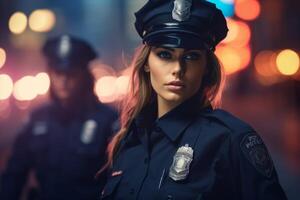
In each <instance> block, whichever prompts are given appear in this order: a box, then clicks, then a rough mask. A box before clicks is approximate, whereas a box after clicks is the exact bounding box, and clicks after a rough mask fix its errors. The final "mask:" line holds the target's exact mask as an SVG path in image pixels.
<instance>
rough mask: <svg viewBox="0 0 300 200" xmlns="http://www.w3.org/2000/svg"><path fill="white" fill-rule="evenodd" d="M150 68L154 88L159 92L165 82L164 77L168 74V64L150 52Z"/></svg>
mask: <svg viewBox="0 0 300 200" xmlns="http://www.w3.org/2000/svg"><path fill="white" fill-rule="evenodd" d="M148 65H149V69H150V72H148V73H150V81H151V85H152V87H153V89H154V90H155V91H156V92H158V91H157V90H159V88H160V87H161V86H162V85H163V84H164V78H165V77H166V75H167V66H166V65H167V64H166V63H165V62H162V61H160V60H159V59H157V58H156V57H155V56H154V55H152V54H150V55H149V59H148Z"/></svg>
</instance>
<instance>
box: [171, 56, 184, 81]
mask: <svg viewBox="0 0 300 200" xmlns="http://www.w3.org/2000/svg"><path fill="white" fill-rule="evenodd" d="M185 72H186V66H185V62H184V61H182V60H177V61H176V62H174V68H173V72H172V74H173V75H174V76H176V77H178V78H182V77H183V76H184V74H185Z"/></svg>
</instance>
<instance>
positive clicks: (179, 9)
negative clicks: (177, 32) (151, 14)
mask: <svg viewBox="0 0 300 200" xmlns="http://www.w3.org/2000/svg"><path fill="white" fill-rule="evenodd" d="M192 1H193V0H175V1H174V8H173V11H172V18H173V19H174V20H177V21H180V22H181V21H185V20H187V19H188V18H189V17H190V15H191V7H192Z"/></svg>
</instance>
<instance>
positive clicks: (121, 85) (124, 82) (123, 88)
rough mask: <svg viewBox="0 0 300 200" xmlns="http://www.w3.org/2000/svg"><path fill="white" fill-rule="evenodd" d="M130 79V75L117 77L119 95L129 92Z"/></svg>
mask: <svg viewBox="0 0 300 200" xmlns="http://www.w3.org/2000/svg"><path fill="white" fill-rule="evenodd" d="M129 81H130V77H129V76H119V77H118V78H117V79H116V82H115V84H116V87H117V88H116V90H117V91H116V93H117V95H118V96H122V95H125V94H127V93H128V91H129Z"/></svg>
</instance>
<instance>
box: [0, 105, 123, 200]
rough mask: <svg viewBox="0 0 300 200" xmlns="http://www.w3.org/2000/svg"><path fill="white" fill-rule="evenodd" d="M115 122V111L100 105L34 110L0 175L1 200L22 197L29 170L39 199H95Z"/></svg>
mask: <svg viewBox="0 0 300 200" xmlns="http://www.w3.org/2000/svg"><path fill="white" fill-rule="evenodd" d="M116 120H117V114H116V112H115V111H113V110H112V109H111V108H109V107H108V106H106V105H103V104H95V105H94V106H92V104H91V105H90V108H89V109H88V108H87V107H83V106H82V108H81V109H79V110H76V109H75V110H72V111H70V112H65V110H62V109H61V108H60V107H59V106H58V105H56V104H51V105H48V106H44V107H42V108H41V109H39V110H37V111H36V112H34V113H33V114H32V116H31V120H30V122H29V124H28V125H27V127H26V128H25V129H24V131H23V132H22V133H21V134H19V135H18V137H17V139H16V142H15V145H14V148H13V152H12V157H11V159H10V160H9V162H8V165H7V169H6V171H5V173H4V174H3V176H2V183H1V187H2V191H1V192H0V193H2V197H1V200H17V199H19V198H20V197H19V196H20V193H21V191H22V188H23V186H24V184H25V182H26V178H27V175H28V173H29V171H30V170H31V169H34V170H35V175H36V179H37V181H38V184H39V198H38V199H42V200H66V199H72V200H79V199H80V200H84V199H86V200H92V199H99V195H100V193H101V188H102V187H103V185H104V182H105V178H106V177H104V176H103V177H100V178H99V180H96V179H95V174H96V172H97V170H99V168H100V167H101V166H102V165H103V164H104V163H105V162H106V158H105V157H106V156H105V151H106V146H107V143H108V140H109V139H110V138H111V137H112V132H113V128H112V127H113V126H114V123H115V122H116ZM0 196H1V195H0Z"/></svg>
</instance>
